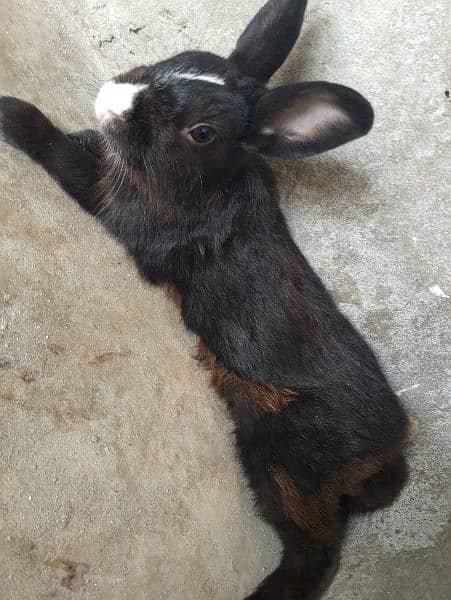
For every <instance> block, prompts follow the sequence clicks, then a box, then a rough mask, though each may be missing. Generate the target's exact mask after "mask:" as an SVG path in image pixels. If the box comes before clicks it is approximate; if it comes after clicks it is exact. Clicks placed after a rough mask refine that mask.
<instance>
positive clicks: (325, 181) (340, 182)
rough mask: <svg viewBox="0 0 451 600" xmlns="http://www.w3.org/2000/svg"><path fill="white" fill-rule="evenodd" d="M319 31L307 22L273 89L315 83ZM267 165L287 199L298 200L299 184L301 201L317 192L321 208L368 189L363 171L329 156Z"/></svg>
mask: <svg viewBox="0 0 451 600" xmlns="http://www.w3.org/2000/svg"><path fill="white" fill-rule="evenodd" d="M321 30H322V32H323V33H322V35H324V27H323V26H322V23H321V22H320V21H319V17H318V19H317V20H314V21H311V22H310V23H309V26H308V27H307V28H305V29H304V30H303V33H302V35H301V37H300V39H299V40H298V42H297V44H296V46H295V47H294V49H293V50H292V52H291V54H290V55H289V57H288V59H287V60H286V62H285V63H284V64H283V65H282V67H281V68H280V70H279V71H278V73H277V75H276V76H275V77H274V79H273V81H272V85H273V86H279V85H287V84H290V83H296V82H298V81H303V80H304V81H305V80H315V66H316V64H317V62H316V59H315V47H317V46H318V39H319V36H320V31H321ZM357 143H358V142H357ZM332 152H333V151H332ZM271 163H272V167H273V169H274V172H275V174H276V177H277V178H278V180H280V187H281V189H282V190H283V192H284V194H286V193H288V194H289V195H290V197H291V198H298V197H299V195H298V194H294V193H293V192H294V190H295V189H296V188H297V187H298V185H299V182H301V183H302V187H303V188H304V190H305V193H303V194H302V196H303V198H305V197H308V192H309V190H311V191H312V192H314V193H315V195H317V193H318V192H319V191H321V193H322V194H321V195H322V197H323V199H322V202H323V203H324V207H325V208H326V206H327V205H329V204H330V203H331V202H335V201H338V202H340V201H343V202H346V197H347V194H346V193H343V192H346V191H348V190H349V191H352V195H353V197H354V198H355V197H361V196H364V195H365V192H366V191H367V190H368V189H369V187H370V178H369V175H368V173H367V172H366V171H362V170H361V168H357V167H356V168H353V167H352V166H350V164H349V162H347V163H345V162H343V161H342V160H340V159H339V158H337V157H335V156H334V155H333V153H327V154H324V155H322V156H321V158H315V157H313V158H309V159H306V160H303V161H294V160H273V161H271Z"/></svg>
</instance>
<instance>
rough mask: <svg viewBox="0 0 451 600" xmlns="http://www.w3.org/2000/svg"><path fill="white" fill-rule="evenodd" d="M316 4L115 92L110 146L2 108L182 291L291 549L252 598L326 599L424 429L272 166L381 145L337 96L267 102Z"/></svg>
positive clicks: (290, 0) (8, 125)
mask: <svg viewBox="0 0 451 600" xmlns="http://www.w3.org/2000/svg"><path fill="white" fill-rule="evenodd" d="M306 3H307V2H306V0H270V1H269V2H268V3H267V4H266V5H265V6H264V7H263V8H262V9H261V11H260V12H259V13H258V14H257V16H256V17H255V18H254V19H253V21H252V22H251V23H250V25H249V26H248V27H247V29H246V30H245V32H244V33H243V35H242V36H241V37H240V39H239V41H238V44H237V46H236V49H235V50H234V52H233V53H232V55H231V56H230V57H229V58H228V59H223V58H220V57H219V56H215V55H213V54H209V53H204V52H186V53H183V54H180V55H178V56H175V57H174V58H171V59H169V60H167V61H164V62H161V63H158V64H156V65H152V66H143V67H138V68H136V69H133V70H132V71H130V72H128V73H125V74H124V75H120V76H119V77H115V78H114V79H112V80H111V81H110V82H108V83H106V84H105V86H104V87H103V88H102V89H101V91H100V93H99V96H98V98H97V101H96V113H97V116H98V118H99V120H100V122H101V129H102V132H101V133H100V132H95V131H87V132H82V133H77V134H69V135H66V134H64V133H63V132H61V131H60V130H58V129H57V128H56V127H54V126H53V125H52V123H51V122H50V121H49V120H48V119H47V118H46V117H45V116H44V115H43V114H42V113H41V112H39V110H38V109H37V108H35V107H34V106H32V105H30V104H27V103H25V102H23V101H21V100H18V99H15V98H10V97H3V98H1V99H0V132H1V134H2V135H3V137H4V138H5V140H6V141H7V142H9V143H10V144H12V145H13V146H15V147H17V148H19V149H20V150H22V151H24V152H26V153H27V154H28V155H29V156H30V157H31V158H32V159H34V160H35V161H37V162H38V163H39V164H41V165H42V166H43V167H44V169H46V170H47V171H48V173H50V175H51V176H52V177H54V179H56V181H57V182H58V183H59V184H60V185H61V187H62V188H63V189H64V190H65V191H66V192H68V194H70V195H71V196H72V197H73V198H75V200H76V201H77V202H78V203H79V204H80V205H81V206H82V207H83V208H85V209H86V210H88V211H89V212H90V213H92V214H93V215H95V216H97V217H98V218H99V219H100V220H101V221H102V223H103V224H104V225H105V227H106V228H107V229H108V230H109V231H110V232H111V233H112V234H113V235H114V236H115V237H116V238H117V239H118V240H120V242H122V244H124V246H125V247H126V248H127V249H128V251H129V252H130V254H131V255H132V256H133V258H134V260H135V262H136V264H137V266H138V269H139V271H140V273H141V274H142V276H143V277H144V278H145V279H146V280H148V281H150V282H151V283H156V284H162V285H165V286H167V287H168V289H169V290H170V292H171V294H172V295H173V297H175V299H176V300H177V302H178V303H179V305H180V308H181V313H182V316H183V320H184V322H185V324H186V326H187V327H188V328H189V329H190V330H192V331H194V332H195V333H196V334H197V335H198V336H199V339H200V343H199V358H200V360H202V361H203V362H204V363H205V365H206V366H207V367H208V368H209V369H211V371H212V381H213V384H214V385H215V387H216V388H217V389H218V390H219V392H220V394H221V395H222V396H223V397H224V398H225V399H226V401H227V403H228V405H229V407H230V411H231V414H232V416H233V419H234V421H235V423H236V439H237V445H238V449H239V455H240V458H241V461H242V464H243V468H244V471H245V473H246V475H247V478H248V481H249V484H250V486H251V488H252V490H253V492H254V493H255V497H256V502H257V506H258V510H259V511H260V513H261V514H262V516H263V517H264V518H265V519H266V520H267V521H268V522H269V523H270V524H271V525H272V526H273V527H274V529H275V530H276V531H277V533H278V534H279V536H280V538H281V540H282V543H283V548H284V549H283V557H282V562H281V564H280V566H279V568H278V569H277V570H276V571H275V572H274V573H273V574H272V575H270V576H269V577H268V578H267V579H266V580H265V581H264V582H263V583H262V584H261V586H260V587H259V588H258V590H257V591H256V592H254V593H253V594H252V595H251V596H250V598H253V599H261V600H263V599H271V600H288V599H290V600H295V599H299V598H302V599H306V598H312V597H317V596H318V594H319V593H320V592H321V589H322V587H323V585H324V583H325V581H326V579H327V575H328V573H329V571H330V568H331V567H332V566H333V564H334V559H335V557H336V555H337V552H338V549H339V546H340V541H341V539H342V537H343V533H344V529H345V525H346V521H347V518H348V515H349V514H350V512H353V511H367V510H374V509H377V508H380V507H383V506H386V505H388V504H389V503H391V502H392V501H393V500H394V499H395V498H396V497H397V495H398V494H399V492H400V490H401V489H402V486H403V485H404V483H405V481H406V478H407V467H406V463H405V460H404V458H403V455H402V450H403V446H404V445H405V443H406V441H407V439H408V437H409V421H408V418H407V416H406V414H405V412H404V410H403V408H402V407H401V405H400V403H399V401H398V398H397V396H396V395H395V394H394V392H393V391H392V389H391V388H390V386H389V384H388V383H387V380H386V378H385V376H384V374H383V373H382V371H381V368H380V366H379V364H378V361H377V359H376V357H375V355H374V354H373V352H372V350H371V349H370V348H369V347H368V345H367V344H366V342H365V341H364V340H363V339H362V337H361V336H360V335H359V333H357V332H356V330H355V329H354V327H353V326H352V325H351V324H350V323H349V322H348V320H347V319H346V318H345V317H344V316H343V315H342V314H341V313H340V312H339V310H338V309H337V307H336V306H335V304H334V302H333V300H332V299H331V297H330V295H329V294H328V292H327V291H326V289H325V288H324V286H323V284H322V283H321V281H320V280H319V278H318V277H317V275H316V274H315V273H314V272H313V270H312V269H311V267H310V266H309V265H308V264H307V262H306V260H305V259H304V257H303V256H302V254H301V253H300V251H299V250H298V248H297V247H296V245H295V243H294V241H293V239H292V237H291V235H290V233H289V231H288V228H287V225H286V222H285V219H284V217H283V215H282V213H281V211H280V208H279V202H278V200H279V199H278V194H277V190H276V187H275V184H274V180H273V176H272V174H271V170H270V169H269V167H268V166H267V165H266V163H265V162H264V161H263V159H262V158H261V155H266V156H279V157H289V158H302V157H305V156H309V155H313V154H318V153H320V152H324V151H326V150H330V149H332V148H335V147H336V146H339V145H341V144H344V143H346V142H349V141H351V140H353V139H355V138H358V137H360V136H362V135H364V134H366V133H367V132H368V131H369V130H370V128H371V126H372V123H373V111H372V109H371V106H370V104H369V103H368V102H367V101H366V100H365V99H364V98H363V97H362V96H360V95H359V94H358V93H357V92H355V91H353V90H351V89H348V88H346V87H342V86H339V85H334V84H330V83H324V82H316V83H300V84H295V85H288V86H282V87H279V88H276V89H271V90H269V89H268V88H267V87H266V84H267V82H268V80H269V78H270V77H271V76H272V75H273V73H275V71H276V70H277V69H278V68H279V67H280V66H281V64H282V63H283V62H284V60H285V59H286V57H287V55H288V54H289V52H290V51H291V49H292V47H293V45H294V43H295V41H296V39H297V37H298V35H299V32H300V28H301V24H302V21H303V17H304V12H305V7H306Z"/></svg>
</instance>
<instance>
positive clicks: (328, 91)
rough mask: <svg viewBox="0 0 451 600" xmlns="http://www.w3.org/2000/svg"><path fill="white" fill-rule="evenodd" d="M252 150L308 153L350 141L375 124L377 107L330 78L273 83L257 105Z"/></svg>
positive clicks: (248, 144)
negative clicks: (280, 85)
mask: <svg viewBox="0 0 451 600" xmlns="http://www.w3.org/2000/svg"><path fill="white" fill-rule="evenodd" d="M255 119H256V122H255V123H254V132H255V133H254V134H252V137H251V138H250V139H248V140H247V141H246V142H245V146H246V147H247V148H248V149H250V150H255V151H257V152H259V153H260V154H267V155H270V156H280V157H293V158H302V157H304V156H310V155H312V154H319V153H321V152H326V151H327V150H332V149H333V148H336V147H337V146H341V145H342V144H346V143H347V142H350V141H352V140H354V139H356V138H358V137H360V136H362V135H365V134H366V133H368V131H369V130H370V129H371V127H372V124H373V119H374V114H373V109H372V108H371V105H370V104H369V102H368V101H367V100H365V98H363V96H361V95H360V94H359V93H358V92H355V91H354V90H351V89H350V88H347V87H344V86H340V85H335V84H332V83H325V82H314V83H300V84H297V85H287V86H282V87H280V88H276V89H273V90H271V91H269V92H267V93H266V94H264V95H263V96H262V98H261V99H260V100H259V101H258V103H257V106H256V116H255Z"/></svg>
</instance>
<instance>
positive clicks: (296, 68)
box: [0, 0, 451, 600]
mask: <svg viewBox="0 0 451 600" xmlns="http://www.w3.org/2000/svg"><path fill="white" fill-rule="evenodd" d="M262 3H263V2H262V0H251V1H249V2H240V1H238V0H225V1H224V2H212V1H211V0H191V2H178V1H177V0H154V1H153V2H148V1H146V2H145V1H144V0H127V2H123V1H122V0H109V1H108V0H106V1H105V2H102V0H69V1H63V0H52V1H50V0H41V1H40V2H37V1H36V0H22V1H20V2H18V1H17V0H14V1H13V0H1V3H0V24H1V25H0V64H1V68H0V93H9V94H13V95H17V96H20V97H22V98H24V99H27V100H30V101H32V102H34V103H36V104H37V105H38V106H40V107H41V108H42V109H43V110H44V111H45V112H47V113H48V114H49V115H50V116H51V117H52V118H53V119H54V121H55V122H57V123H59V124H61V125H64V126H65V127H67V128H68V129H75V128H79V127H85V126H88V125H90V124H93V114H92V113H93V110H92V99H93V97H94V95H95V93H96V90H97V89H98V86H99V84H100V83H101V81H103V80H104V79H105V78H106V77H108V76H109V75H110V74H113V73H116V72H118V71H121V70H124V69H126V68H128V67H130V66H131V65H134V64H140V63H145V62H153V61H156V60H158V59H161V58H164V57H166V56H168V55H170V54H172V53H175V52H178V51H181V50H183V49H187V48H204V49H209V50H213V51H216V52H218V53H227V52H229V51H230V50H231V48H232V45H233V43H234V41H235V39H236V38H237V36H238V34H239V33H240V31H241V30H242V28H243V27H244V25H245V23H246V22H247V20H248V19H249V18H250V16H251V15H252V14H253V13H254V12H255V10H256V9H257V7H259V6H260V5H262ZM446 4H447V3H446V2H445V0H435V1H432V0H428V1H424V0H381V1H380V2H374V0H342V1H341V2H328V1H326V0H311V2H310V10H309V13H308V18H307V22H306V26H305V29H304V33H303V36H302V40H301V42H300V43H299V44H298V46H297V48H296V50H295V52H294V54H293V56H292V58H291V59H290V61H289V63H288V64H287V65H286V66H285V68H284V69H283V71H282V72H281V73H280V74H279V76H278V81H283V82H285V81H289V80H291V79H302V78H305V79H308V78H314V79H329V80H333V81H338V82H341V83H344V84H348V85H351V86H355V87H356V88H357V89H359V90H360V91H361V92H363V93H364V94H366V95H367V96H368V97H369V98H370V99H371V100H372V101H373V103H374V106H375V108H376V112H377V123H376V126H375V129H374V131H373V133H372V134H371V136H370V137H368V138H365V139H363V140H360V141H359V142H356V143H354V144H352V145H350V146H348V147H345V148H343V149H340V150H337V151H335V152H333V153H330V154H329V155H326V156H324V157H321V158H315V159H311V160H308V161H305V162H304V163H302V164H282V163H278V164H277V165H276V168H277V169H278V171H279V173H280V175H281V186H282V188H283V191H284V197H285V198H286V200H285V202H284V209H285V211H286V214H287V217H288V219H289V222H290V223H291V226H292V230H293V233H294V235H295V237H296V240H297V242H298V243H299V245H300V246H301V248H302V249H303V250H304V251H305V253H306V255H307V256H308V257H309V259H310V260H311V262H312V263H313V265H314V266H315V268H316V269H317V270H318V271H319V272H320V273H321V275H322V277H323V279H324V280H325V281H326V282H327V283H328V285H329V287H330V289H331V290H332V291H333V293H334V294H335V296H336V298H337V299H338V301H339V302H340V303H341V306H342V308H343V310H344V311H345V312H346V313H347V314H349V315H350V316H351V318H352V319H353V320H354V321H355V322H356V323H357V324H358V325H359V327H360V328H361V329H362V331H364V332H365V334H366V335H367V336H368V338H369V339H370V340H372V343H373V344H374V346H375V347H376V349H377V351H378V353H379V355H380V357H381V359H382V361H383V363H384V364H385V366H386V370H387V372H388V374H389V376H390V378H391V380H392V382H393V385H394V386H395V389H397V390H404V391H401V392H400V393H401V395H402V397H403V399H404V400H405V403H406V405H407V407H408V409H409V411H410V412H411V414H412V415H413V416H415V417H416V418H417V419H418V420H419V423H420V429H419V433H418V435H417V437H416V440H415V443H414V445H413V446H412V447H411V449H410V450H409V456H410V461H411V465H412V475H411V481H410V484H409V486H408V487H407V489H406V490H405V492H404V493H403V495H402V498H401V499H400V500H399V502H398V503H397V504H396V505H395V506H394V507H393V508H391V509H389V510H386V511H383V512H380V513H378V514H375V515H372V516H370V517H367V518H362V519H359V520H358V521H356V522H355V523H354V524H353V525H352V527H351V531H350V533H349V537H348V540H347V543H346V546H345V549H344V553H343V560H342V565H341V569H340V571H339V573H338V575H337V577H336V579H335V582H334V583H333V585H332V587H331V588H330V590H329V592H328V594H327V598H328V599H329V600H332V599H334V600H416V599H421V600H427V599H431V600H447V599H448V598H449V589H450V585H451V581H450V578H449V570H448V569H447V562H448V555H447V551H446V525H447V503H446V458H447V454H448V453H449V439H447V432H448V431H449V421H448V422H447V419H448V415H449V413H447V412H446V411H447V396H446V367H447V363H446V344H447V341H449V338H447V335H446V330H447V310H448V309H449V298H448V296H449V295H451V288H450V285H449V279H448V280H447V275H448V273H447V266H448V262H449V251H447V247H446V241H447V239H446V238H447V236H446V233H447V231H446V227H447V223H446V217H447V214H446V212H447V201H448V200H449V188H448V189H447V188H446V186H445V181H446V168H445V160H446V150H448V151H449V140H448V145H447V142H446V140H445V134H446V123H447V122H446V120H445V119H446V115H445V113H446V111H447V109H449V100H448V99H447V98H446V96H445V90H446V85H447V80H446V73H445V66H444V65H445V51H446V50H445V48H446V43H445V40H446V37H445V32H446V29H447V23H446ZM448 83H449V82H448ZM448 216H449V215H448ZM0 222H1V240H0V244H1V250H0V255H1V263H0V310H1V312H0V378H1V379H0V399H1V402H0V414H1V416H0V428H1V438H0V556H1V557H2V560H1V561H0V597H1V598H2V599H3V600H19V599H20V600H22V599H25V598H26V599H27V600H33V599H38V598H39V599H41V598H57V599H58V600H60V599H61V600H64V599H66V598H71V599H74V600H76V599H80V600H81V599H83V600H94V599H95V600H114V599H120V600H128V599H130V600H131V599H133V600H136V599H146V600H147V599H150V600H160V599H161V600H163V599H168V600H182V599H183V600H212V599H215V600H240V599H241V598H242V597H243V596H244V595H245V594H246V593H247V592H249V591H250V590H251V589H252V588H253V586H254V585H255V584H257V583H258V582H259V581H260V580H261V579H262V578H263V576H264V575H265V574H267V573H268V572H269V571H270V570H271V569H273V567H274V566H275V565H276V563H277V561H278V553H279V548H278V544H277V541H276V540H275V538H274V536H273V534H272V533H271V531H270V530H269V529H268V528H267V527H266V526H265V525H264V524H263V523H262V522H261V521H260V520H259V519H257V518H256V517H255V516H254V515H253V510H252V503H251V499H250V497H249V494H248V492H247V491H246V489H245V487H244V486H243V480H242V477H241V475H240V471H239V467H238V465H237V462H236V460H235V457H234V450H233V440H232V437H231V435H230V430H231V424H230V422H229V421H228V419H227V415H226V413H225V410H224V408H223V406H222V404H221V402H220V401H219V400H218V399H217V398H216V397H215V394H214V393H213V392H212V391H211V390H210V389H209V388H208V385H207V375H206V374H205V373H204V372H203V371H202V370H200V369H199V367H198V366H197V364H196V363H195V361H194V360H193V359H192V358H191V355H192V353H193V348H194V339H193V337H192V336H191V335H189V334H188V333H187V332H186V331H185V330H184V328H183V326H182V325H181V323H180V319H179V316H178V314H177V311H176V309H175V308H173V307H172V306H171V305H170V304H169V303H168V302H167V301H166V299H165V298H164V296H163V294H162V293H161V292H160V291H159V290H158V289H149V288H148V287H147V286H145V285H144V284H143V283H142V282H141V281H140V279H139V278H138V276H137V274H136V272H135V269H134V268H133V266H132V265H131V264H130V261H129V260H128V259H127V258H126V256H125V254H124V252H123V251H122V249H121V248H119V247H118V246H117V244H116V243H115V242H114V241H112V240H111V239H110V238H109V237H108V236H107V235H106V233H104V232H103V231H102V229H101V228H100V227H99V226H98V225H97V224H96V223H95V222H94V220H92V219H91V218H89V217H88V216H86V215H85V214H83V213H82V212H81V211H79V210H78V209H77V208H76V207H75V206H74V205H73V204H72V203H71V202H70V201H69V200H68V199H67V198H66V197H65V196H64V194H63V193H62V192H61V191H60V190H59V189H58V188H57V187H56V185H55V184H54V183H52V182H51V181H50V180H49V179H48V178H47V176H45V175H44V174H43V173H42V172H41V171H40V170H39V169H38V168H37V167H35V166H34V165H32V164H31V163H30V162H29V160H27V159H26V158H25V157H24V156H22V155H19V154H18V153H15V152H13V151H12V150H10V149H9V148H6V147H5V146H4V145H3V144H2V145H0ZM99 261H102V263H103V266H104V268H103V269H102V270H101V271H99V269H98V263H99ZM435 286H439V287H438V288H436V287H435ZM431 288H432V291H431ZM440 290H441V291H442V292H443V295H442V294H441V293H440ZM447 446H448V451H447Z"/></svg>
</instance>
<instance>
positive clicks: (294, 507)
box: [269, 465, 340, 539]
mask: <svg viewBox="0 0 451 600" xmlns="http://www.w3.org/2000/svg"><path fill="white" fill-rule="evenodd" d="M269 470H270V473H271V476H272V478H273V479H274V481H275V482H276V484H277V487H278V488H279V494H280V499H281V501H282V507H283V510H284V513H285V514H286V516H287V517H288V518H289V519H290V520H291V521H293V522H294V523H296V525H297V526H298V527H299V528H300V529H303V530H305V531H308V532H309V533H310V534H311V535H312V536H313V537H315V538H318V539H331V538H333V537H335V536H336V535H338V534H339V532H340V519H339V514H338V500H337V499H335V498H334V497H333V496H327V495H325V496H324V497H314V498H312V499H310V500H308V501H304V500H303V499H302V497H301V494H300V493H299V491H298V489H297V488H296V484H295V482H294V481H293V479H292V478H291V476H290V474H289V473H288V472H287V471H286V469H284V468H283V467H281V466H275V465H271V466H270V467H269Z"/></svg>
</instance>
